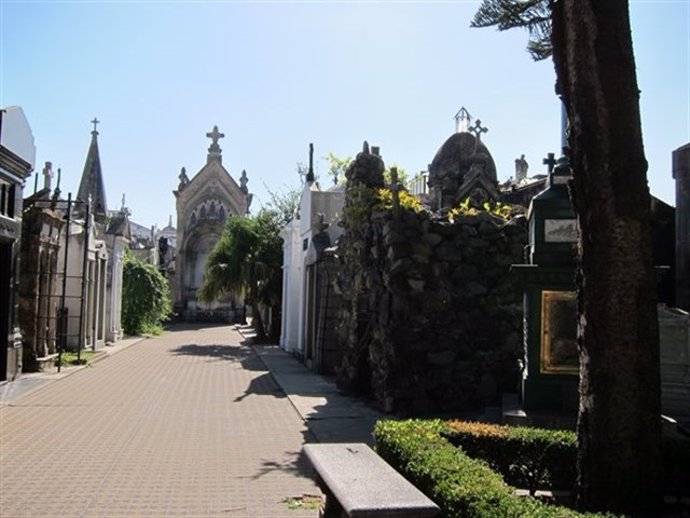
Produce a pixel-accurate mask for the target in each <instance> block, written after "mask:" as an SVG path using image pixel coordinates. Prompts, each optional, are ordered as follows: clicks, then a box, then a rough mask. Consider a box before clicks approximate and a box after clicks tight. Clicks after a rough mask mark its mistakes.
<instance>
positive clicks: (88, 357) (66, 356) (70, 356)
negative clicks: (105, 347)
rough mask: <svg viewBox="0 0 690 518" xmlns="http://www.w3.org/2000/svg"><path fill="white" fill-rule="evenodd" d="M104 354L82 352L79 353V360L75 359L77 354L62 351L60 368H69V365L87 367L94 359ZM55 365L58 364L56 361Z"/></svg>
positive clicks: (100, 352)
mask: <svg viewBox="0 0 690 518" xmlns="http://www.w3.org/2000/svg"><path fill="white" fill-rule="evenodd" d="M103 354H104V353H103V352H102V351H86V350H84V351H82V352H81V355H80V356H81V359H79V358H77V353H75V352H71V351H63V352H62V366H63V367H69V366H71V365H88V364H89V363H91V361H93V359H94V358H96V357H98V356H101V355H103ZM55 364H56V365H57V364H58V361H57V360H56V361H55Z"/></svg>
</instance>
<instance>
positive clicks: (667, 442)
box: [442, 421, 690, 497]
mask: <svg viewBox="0 0 690 518" xmlns="http://www.w3.org/2000/svg"><path fill="white" fill-rule="evenodd" d="M442 435H443V436H444V437H446V438H447V439H448V440H449V441H450V442H451V444H454V445H455V446H458V447H460V448H462V449H463V451H464V452H465V453H467V455H469V456H470V457H473V458H479V459H482V460H483V461H485V462H486V463H487V464H489V466H491V468H492V469H494V470H496V471H498V472H499V473H500V474H501V475H502V476H503V478H504V480H505V481H506V482H507V483H509V484H511V485H514V486H517V487H521V488H527V489H529V490H530V492H531V493H532V494H534V491H536V489H539V488H542V489H574V488H575V483H576V477H577V471H576V470H577V467H576V462H577V461H576V459H577V436H576V434H575V433H574V432H571V431H568V430H546V429H543V428H527V427H522V426H499V425H495V424H487V423H473V422H466V421H451V422H450V423H448V427H447V428H446V429H445V430H444V431H443V432H442ZM661 446H662V454H663V466H664V469H663V473H664V480H663V481H662V484H663V487H664V488H665V489H666V492H667V494H668V495H669V496H675V497H682V496H690V441H689V440H687V439H684V438H680V437H663V438H662V443H661Z"/></svg>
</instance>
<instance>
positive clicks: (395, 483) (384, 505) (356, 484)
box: [304, 443, 440, 518]
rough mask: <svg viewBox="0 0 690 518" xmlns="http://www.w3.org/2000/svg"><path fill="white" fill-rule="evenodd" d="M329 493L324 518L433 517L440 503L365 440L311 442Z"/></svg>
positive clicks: (310, 454) (306, 449)
mask: <svg viewBox="0 0 690 518" xmlns="http://www.w3.org/2000/svg"><path fill="white" fill-rule="evenodd" d="M304 452H305V453H306V455H307V458H308V459H309V460H310V461H311V464H312V466H313V467H314V469H315V470H316V483H317V484H318V486H319V487H320V488H321V491H323V493H324V495H325V496H326V502H325V504H324V506H323V508H322V509H321V514H320V517H321V518H341V517H345V516H347V517H349V518H358V517H362V516H367V517H375V518H398V517H415V518H425V517H430V518H431V517H433V516H436V515H437V514H438V513H439V511H440V510H439V508H438V506H437V505H436V504H435V503H433V502H432V501H431V500H429V499H428V498H427V497H426V496H425V495H424V494H423V493H422V492H421V491H419V490H418V489H417V488H416V487H414V486H413V485H412V484H410V483H409V482H408V481H407V480H406V479H405V478H403V477H402V475H400V474H399V473H398V472H397V471H395V470H394V469H393V468H392V467H391V466H390V465H388V463H386V461H384V460H383V459H382V458H381V457H379V456H378V455H377V454H376V453H375V452H374V450H372V449H371V448H369V446H367V445H366V444H364V443H332V444H328V443H324V444H307V445H305V446H304Z"/></svg>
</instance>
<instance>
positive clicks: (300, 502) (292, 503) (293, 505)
mask: <svg viewBox="0 0 690 518" xmlns="http://www.w3.org/2000/svg"><path fill="white" fill-rule="evenodd" d="M283 503H284V504H287V508H288V509H290V510H291V511H295V510H298V509H310V510H314V509H319V508H320V507H321V497H320V496H318V495H302V496H288V497H286V498H283Z"/></svg>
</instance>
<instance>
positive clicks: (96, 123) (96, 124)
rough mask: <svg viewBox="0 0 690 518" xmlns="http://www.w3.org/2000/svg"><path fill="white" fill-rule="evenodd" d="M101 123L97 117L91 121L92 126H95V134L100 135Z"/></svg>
mask: <svg viewBox="0 0 690 518" xmlns="http://www.w3.org/2000/svg"><path fill="white" fill-rule="evenodd" d="M100 122H101V121H99V120H98V119H97V118H96V117H94V118H93V120H92V121H91V124H93V131H94V132H95V133H98V124H99V123H100Z"/></svg>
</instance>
